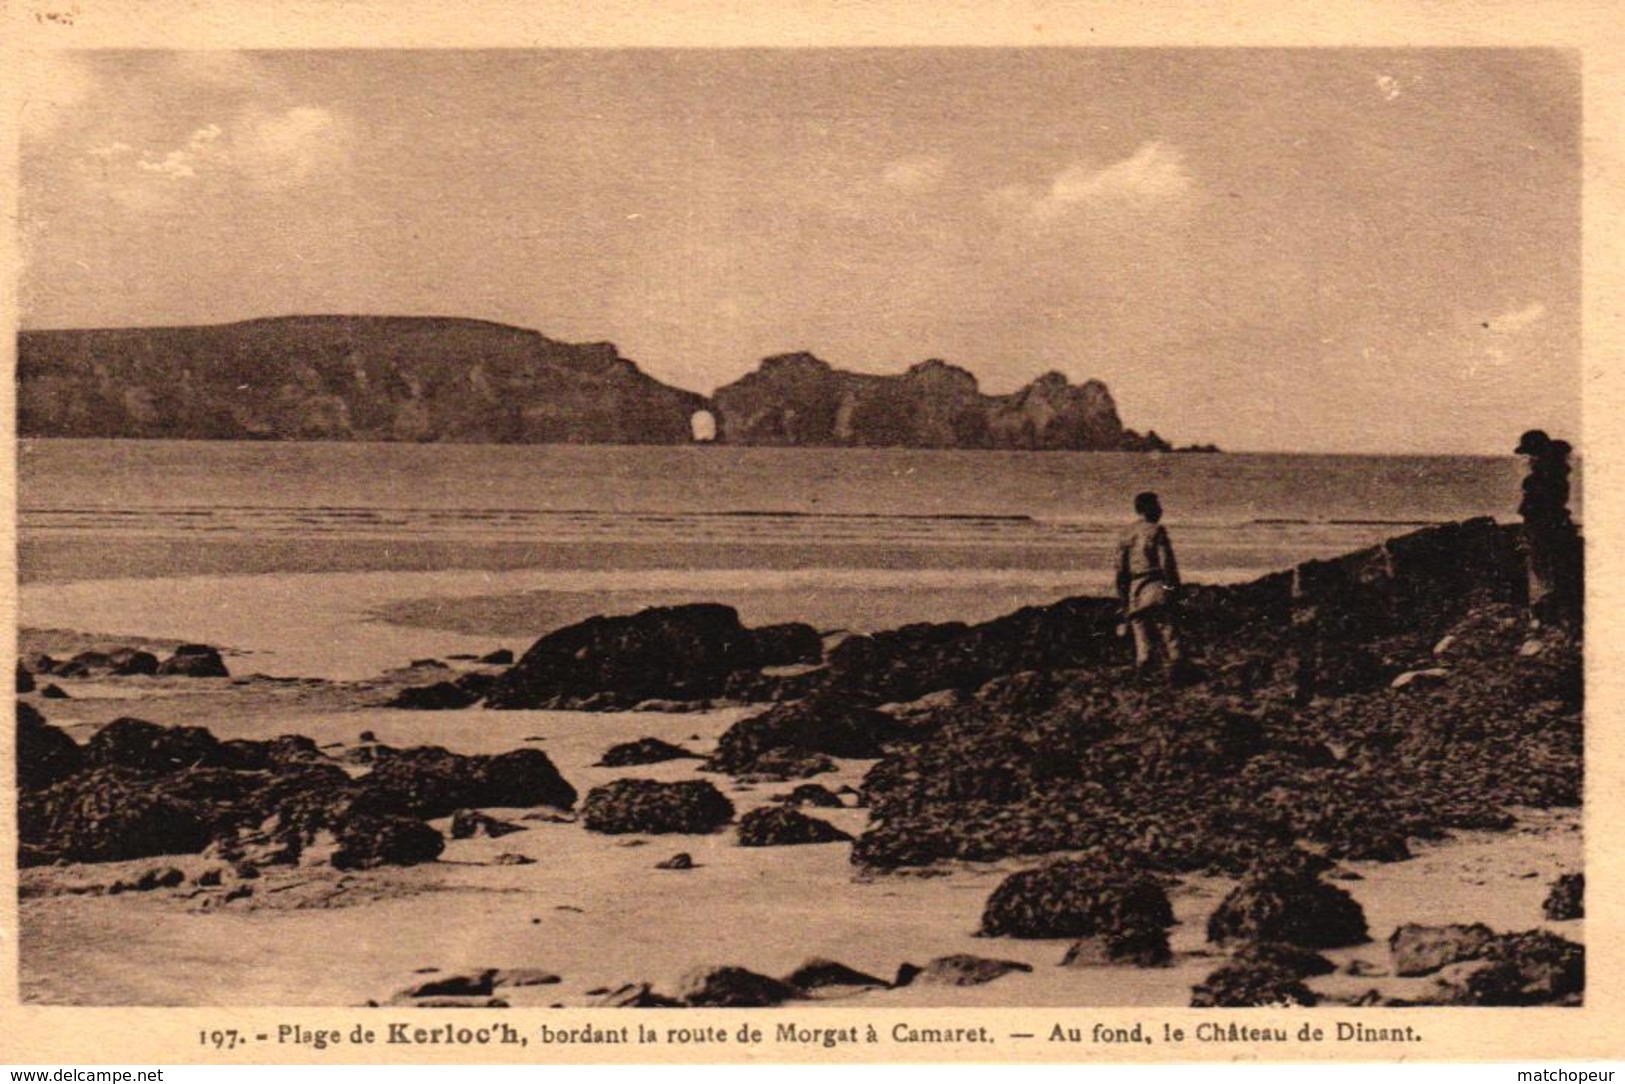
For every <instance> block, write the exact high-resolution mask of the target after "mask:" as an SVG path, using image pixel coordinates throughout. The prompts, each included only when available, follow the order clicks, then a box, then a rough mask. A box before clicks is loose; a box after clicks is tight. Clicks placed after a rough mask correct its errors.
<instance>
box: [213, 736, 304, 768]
mask: <svg viewBox="0 0 1625 1084" xmlns="http://www.w3.org/2000/svg"><path fill="white" fill-rule="evenodd" d="M214 759H215V760H216V762H218V763H219V764H220V765H221V766H222V767H226V768H233V769H236V770H237V771H243V772H257V771H277V770H280V769H283V768H294V767H302V766H306V765H312V764H331V763H332V760H331V758H329V757H328V756H327V754H326V753H323V752H322V751H321V749H320V748H318V747H317V745H316V743H315V741H313V740H312V739H310V738H307V737H305V736H304V735H303V734H283V735H280V736H278V737H275V738H272V739H270V740H269V741H254V740H250V739H246V738H234V739H232V740H230V741H223V742H221V743H220V750H219V753H218V755H217V756H216V757H215V758H214Z"/></svg>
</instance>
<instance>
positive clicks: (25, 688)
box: [17, 662, 34, 693]
mask: <svg viewBox="0 0 1625 1084" xmlns="http://www.w3.org/2000/svg"><path fill="white" fill-rule="evenodd" d="M33 691H34V675H33V674H31V673H29V672H28V670H27V669H26V668H25V667H24V666H23V664H22V663H21V662H18V663H17V692H19V693H31V692H33Z"/></svg>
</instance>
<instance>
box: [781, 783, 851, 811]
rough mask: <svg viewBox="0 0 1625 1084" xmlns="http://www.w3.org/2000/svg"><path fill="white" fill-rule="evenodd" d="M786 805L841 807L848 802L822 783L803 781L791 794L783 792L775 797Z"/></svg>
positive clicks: (821, 807)
mask: <svg viewBox="0 0 1625 1084" xmlns="http://www.w3.org/2000/svg"><path fill="white" fill-rule="evenodd" d="M773 800H774V801H776V802H783V803H784V804H785V805H789V806H797V805H810V806H815V807H817V808H819V809H841V808H843V807H844V806H845V804H846V803H844V802H842V801H841V796H840V795H839V794H836V793H835V792H834V791H832V790H830V789H829V788H828V787H826V786H824V785H823V784H822V783H802V784H801V785H800V786H798V787H796V788H795V789H794V790H792V791H791V792H790V793H789V794H783V795H780V796H778V797H776V798H774V799H773Z"/></svg>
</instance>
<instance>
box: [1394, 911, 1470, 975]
mask: <svg viewBox="0 0 1625 1084" xmlns="http://www.w3.org/2000/svg"><path fill="white" fill-rule="evenodd" d="M1494 940H1495V931H1494V930H1491V929H1490V928H1489V927H1488V926H1485V925H1483V924H1482V923H1478V922H1475V923H1473V924H1472V925H1470V926H1464V925H1450V926H1423V925H1420V924H1418V923H1415V922H1407V923H1405V924H1404V925H1402V926H1399V927H1397V928H1396V929H1395V930H1394V932H1393V933H1391V934H1389V935H1388V951H1389V953H1390V954H1391V955H1392V956H1393V960H1394V974H1396V975H1428V974H1431V973H1433V972H1435V971H1437V970H1439V969H1440V968H1442V967H1445V966H1448V965H1449V964H1453V963H1459V962H1460V961H1462V960H1475V959H1478V958H1479V957H1481V956H1483V954H1484V953H1485V951H1486V950H1487V949H1488V948H1489V946H1490V944H1491V943H1492V942H1493V941H1494Z"/></svg>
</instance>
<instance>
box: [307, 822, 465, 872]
mask: <svg viewBox="0 0 1625 1084" xmlns="http://www.w3.org/2000/svg"><path fill="white" fill-rule="evenodd" d="M338 843H339V847H338V850H336V851H334V852H333V858H332V862H333V865H334V866H335V867H336V868H338V869H372V868H374V867H377V866H386V865H388V866H415V865H418V864H420V863H423V862H433V861H434V860H435V859H436V858H439V857H440V852H441V851H443V850H445V848H446V841H445V838H444V837H443V836H441V834H440V833H439V832H437V831H435V830H434V829H433V828H431V827H429V826H428V825H427V824H424V823H423V822H422V821H420V820H416V819H414V818H412V817H391V816H372V815H366V814H360V815H355V816H351V817H349V818H347V819H346V820H345V821H344V823H343V825H342V826H341V827H340V829H339V831H338Z"/></svg>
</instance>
